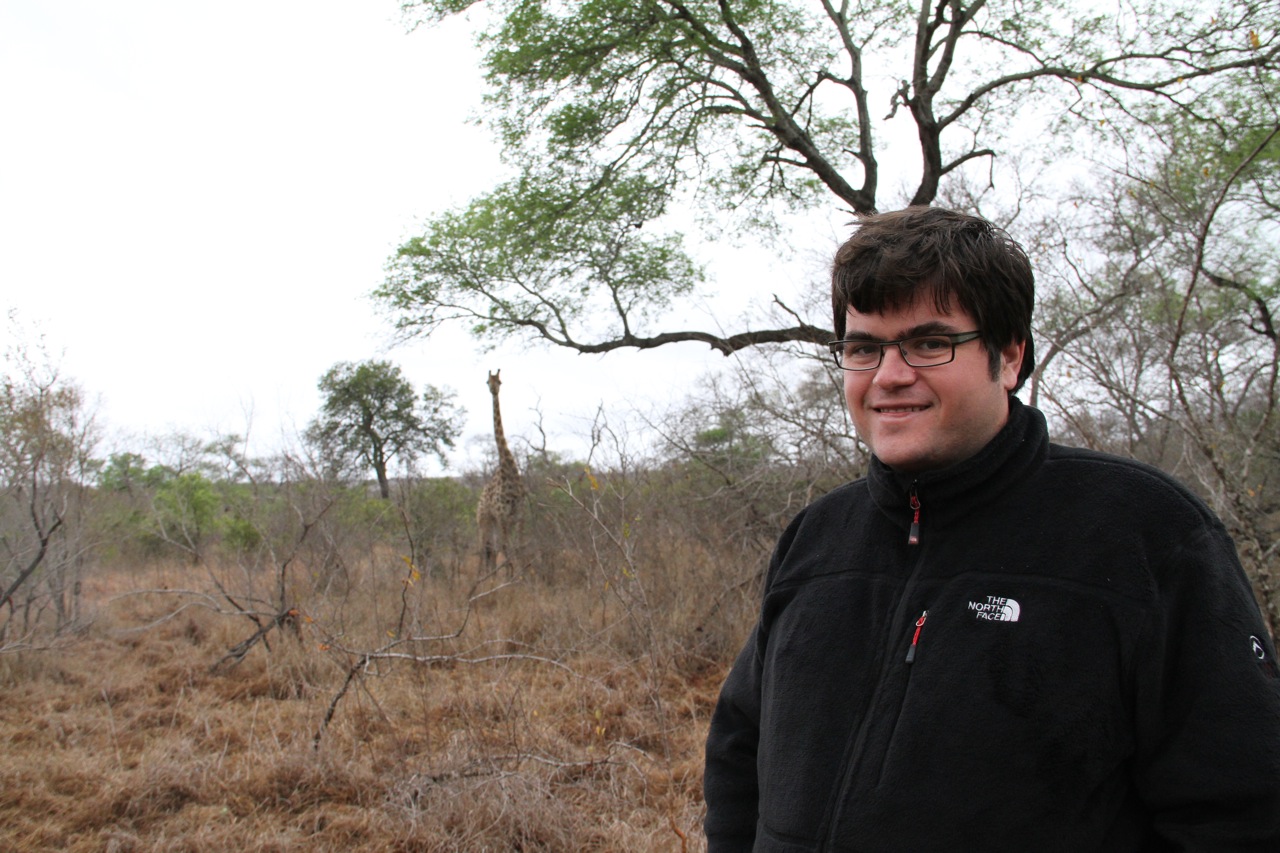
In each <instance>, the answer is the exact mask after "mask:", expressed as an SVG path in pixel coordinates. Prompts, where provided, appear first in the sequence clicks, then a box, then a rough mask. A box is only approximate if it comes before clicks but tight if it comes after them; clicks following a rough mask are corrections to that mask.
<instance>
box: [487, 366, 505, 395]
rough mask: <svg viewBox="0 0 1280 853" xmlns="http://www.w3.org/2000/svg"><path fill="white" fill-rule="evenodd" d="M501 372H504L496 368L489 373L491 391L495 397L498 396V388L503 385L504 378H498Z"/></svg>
mask: <svg viewBox="0 0 1280 853" xmlns="http://www.w3.org/2000/svg"><path fill="white" fill-rule="evenodd" d="M500 373H502V371H501V370H495V371H494V372H493V373H490V374H489V393H490V394H492V395H493V396H495V397H496V396H498V388H499V387H500V386H501V385H502V380H501V379H499V378H498V374H500Z"/></svg>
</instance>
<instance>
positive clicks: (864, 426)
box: [844, 295, 1024, 472]
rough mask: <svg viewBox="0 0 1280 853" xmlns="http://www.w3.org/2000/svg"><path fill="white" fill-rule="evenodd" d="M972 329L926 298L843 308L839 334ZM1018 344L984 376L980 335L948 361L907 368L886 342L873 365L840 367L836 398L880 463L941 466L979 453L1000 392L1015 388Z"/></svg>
mask: <svg viewBox="0 0 1280 853" xmlns="http://www.w3.org/2000/svg"><path fill="white" fill-rule="evenodd" d="M972 331H978V326H977V323H976V322H975V321H974V319H973V318H972V317H971V316H969V313H968V312H967V311H964V310H962V309H960V308H958V307H956V306H954V305H951V306H948V310H946V311H944V312H939V311H938V309H937V307H936V306H935V305H934V303H933V300H932V298H930V297H929V296H928V295H923V296H922V298H921V299H918V300H916V302H915V303H913V304H911V305H908V306H906V307H904V308H899V309H896V310H890V311H887V312H885V313H882V314H862V313H859V312H858V311H855V310H854V309H853V308H850V309H849V311H848V314H847V315H846V324H845V337H846V338H854V337H862V336H866V337H870V338H873V339H875V340H882V341H890V340H899V339H901V338H909V337H912V336H914V335H924V334H935V333H943V334H955V333H960V332H972ZM1023 347H1024V345H1023V344H1022V343H1017V344H1012V345H1010V346H1008V347H1005V349H1004V350H1003V351H1002V352H1001V360H1000V370H999V372H998V373H997V375H996V377H995V378H994V379H993V378H992V377H991V365H990V362H989V360H988V357H987V349H986V347H985V346H984V345H983V341H982V339H981V338H979V339H978V340H974V341H969V342H968V343H963V344H959V345H957V346H956V348H955V349H956V357H955V360H954V361H952V362H950V363H949V364H943V365H938V366H936V367H923V368H920V367H910V366H908V365H907V363H906V362H905V361H903V360H902V353H901V352H899V351H898V348H897V347H886V348H885V351H884V359H883V361H881V363H880V366H879V367H878V368H876V369H875V370H858V371H845V374H844V395H845V401H846V402H847V403H848V405H849V413H850V415H851V416H852V417H853V424H854V426H855V427H856V428H857V430H858V435H859V436H860V437H861V438H862V440H863V441H865V442H866V443H867V445H868V446H870V448H871V450H872V452H873V453H875V455H876V456H877V457H879V459H880V461H881V462H883V463H884V464H886V465H888V466H889V467H890V468H893V469H895V470H898V471H908V472H918V471H928V470H932V469H936V468H944V467H946V466H948V465H951V464H953V463H956V462H960V461H962V460H964V459H968V458H969V457H970V456H972V455H974V454H975V453H977V452H978V451H979V450H981V449H982V448H983V447H984V446H985V445H986V444H987V442H989V441H990V440H991V439H992V438H994V437H995V435H996V433H997V432H999V431H1000V429H1001V427H1003V426H1004V424H1005V422H1006V421H1007V420H1008V418H1009V399H1008V394H1009V392H1010V391H1011V390H1013V388H1014V386H1016V385H1017V380H1018V368H1019V366H1020V365H1021V364H1022V350H1023Z"/></svg>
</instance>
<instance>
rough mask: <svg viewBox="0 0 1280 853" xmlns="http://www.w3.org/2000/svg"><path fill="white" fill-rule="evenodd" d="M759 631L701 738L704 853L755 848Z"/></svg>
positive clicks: (737, 664)
mask: <svg viewBox="0 0 1280 853" xmlns="http://www.w3.org/2000/svg"><path fill="white" fill-rule="evenodd" d="M759 636H760V628H759V626H757V627H756V629H755V630H754V631H752V633H751V638H750V639H749V640H748V641H747V644H746V646H745V647H744V648H743V649H742V652H741V653H740V654H739V655H738V659H737V660H736V661H735V662H734V664H733V669H731V670H730V671H729V677H728V678H727V679H726V680H725V683H724V686H723V687H722V688H721V690H720V700H719V701H718V702H717V703H716V709H715V712H714V713H713V714H712V716H711V728H710V731H709V732H708V734H707V749H706V769H705V773H704V775H703V782H702V787H703V796H704V798H705V800H706V803H707V817H706V822H705V824H704V826H705V829H706V833H707V851H708V853H736V851H744V852H745V851H750V850H751V848H752V846H753V845H754V843H755V837H756V821H757V817H758V809H759V794H760V786H759V779H758V776H757V767H756V753H757V747H758V745H759V742H760V656H759V652H758V646H757V644H758V642H759Z"/></svg>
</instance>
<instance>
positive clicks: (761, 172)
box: [375, 0, 1280, 354]
mask: <svg viewBox="0 0 1280 853" xmlns="http://www.w3.org/2000/svg"><path fill="white" fill-rule="evenodd" d="M478 5H480V3H479V0H407V2H405V3H404V4H403V7H404V8H405V10H406V13H407V14H408V15H409V16H410V19H411V20H412V21H414V22H415V23H428V24H429V23H431V22H435V21H439V20H441V19H443V18H445V17H447V16H450V15H454V14H458V13H460V12H462V11H464V10H468V9H470V8H471V7H473V6H478ZM484 5H485V6H486V7H487V8H486V10H485V12H486V15H485V20H487V21H489V22H490V23H489V25H488V26H487V27H486V28H485V29H484V30H483V31H482V33H481V35H480V44H481V45H482V46H483V48H484V49H485V51H486V53H485V57H484V67H485V69H486V72H487V77H488V82H489V84H490V91H489V94H488V96H487V99H486V102H487V107H488V112H487V117H488V122H489V124H490V126H491V127H492V128H493V130H494V131H495V133H496V134H497V135H498V137H499V138H500V140H501V141H502V143H503V145H504V146H505V149H506V157H507V160H508V162H509V163H510V164H512V166H513V168H514V170H515V174H514V176H513V177H511V178H510V179H509V180H507V181H505V182H504V183H502V184H500V185H499V186H497V187H495V188H493V189H492V190H491V191H489V192H487V193H485V194H484V195H481V196H479V197H477V198H476V199H475V200H474V201H472V202H471V203H470V204H469V205H466V206H464V207H462V208H460V209H455V210H451V211H448V212H446V213H444V214H442V215H440V216H438V217H436V218H435V219H433V220H431V221H429V222H428V223H427V225H426V228H425V231H424V233H423V234H422V235H420V236H418V237H415V238H413V239H411V240H409V241H408V242H406V243H405V244H404V245H402V246H401V247H400V248H399V250H398V252H397V253H396V255H395V257H394V258H393V259H392V260H391V262H390V264H389V271H388V272H389V274H388V277H387V280H386V281H385V283H384V285H383V286H382V287H381V288H379V289H378V290H377V291H376V293H375V298H377V299H378V300H380V302H381V303H382V304H383V305H384V307H386V308H387V309H388V310H389V312H390V314H391V316H392V317H393V318H394V321H395V324H396V327H397V329H398V331H399V332H400V334H401V335H402V336H407V337H412V336H414V335H424V334H429V333H430V332H431V331H432V330H433V329H434V328H436V327H437V326H439V325H440V324H442V323H449V322H462V323H464V324H467V325H469V326H470V328H471V329H472V331H473V332H474V333H475V334H476V335H477V336H484V337H485V338H487V339H490V340H491V339H492V338H493V337H494V336H507V337H517V338H524V339H533V340H539V339H541V340H544V341H549V342H551V343H554V344H557V345H560V346H564V347H568V348H571V349H574V350H577V351H580V352H605V351H609V350H613V349H618V348H621V347H636V348H647V347H656V346H660V345H663V344H666V343H671V342H676V341H701V342H704V343H706V344H708V345H710V346H711V347H713V348H715V349H717V350H719V351H721V352H723V353H726V354H728V353H731V352H734V351H736V350H739V349H741V348H743V347H748V346H754V345H757V344H762V343H770V342H783V341H822V340H825V339H827V337H828V334H829V333H828V332H827V331H826V329H824V328H823V326H822V325H817V324H815V323H813V322H808V321H806V320H805V319H803V317H802V315H801V312H798V311H796V310H794V309H792V308H790V307H788V305H787V304H786V303H785V302H784V301H783V299H782V298H780V297H778V296H776V295H775V304H776V306H777V309H778V310H775V311H774V312H773V317H772V318H761V324H760V325H756V324H755V323H754V322H752V323H751V324H750V327H749V328H746V329H744V330H742V331H739V332H724V331H719V330H709V331H698V330H677V329H671V328H666V329H664V328H662V327H661V326H662V319H661V318H662V317H663V316H664V315H666V316H670V313H669V309H670V308H671V307H672V306H674V305H676V304H677V303H679V302H680V300H682V299H683V298H684V297H688V296H690V295H691V294H693V293H694V292H695V291H696V290H697V288H698V287H699V285H700V284H701V283H702V280H703V276H702V270H701V269H700V267H699V265H698V264H697V263H696V262H695V260H694V259H693V258H692V257H691V255H690V253H689V251H688V250H687V247H686V243H685V241H684V238H683V237H682V235H681V234H680V233H678V232H677V231H675V230H673V228H672V227H671V226H670V224H669V219H670V217H666V218H664V215H665V214H667V213H669V212H671V211H672V210H673V209H674V208H676V207H679V208H680V209H681V210H691V209H697V210H702V211H704V212H706V213H708V214H709V215H711V214H714V213H715V212H724V211H732V212H733V215H734V216H735V217H737V218H738V220H739V224H740V225H741V226H742V227H743V228H746V229H748V230H749V231H750V233H752V234H755V235H760V234H768V233H770V232H771V231H773V230H774V228H775V227H776V225H777V221H776V219H775V218H774V217H776V216H777V215H778V214H779V213H780V212H782V211H785V210H787V209H788V208H791V209H797V210H807V211H812V210H818V209H826V210H829V211H832V212H836V211H840V210H843V211H852V212H866V211H871V210H874V209H876V208H877V207H878V206H879V205H880V203H881V200H882V197H884V196H886V195H888V196H890V197H891V198H892V200H893V201H894V203H895V204H897V203H901V202H910V203H913V204H929V203H932V202H933V201H934V200H935V199H936V198H937V197H938V194H939V192H940V189H941V187H942V186H943V182H944V181H945V180H948V179H951V178H955V177H957V176H961V175H964V174H966V173H968V174H969V175H970V177H972V175H973V174H974V170H975V169H976V170H978V174H983V175H984V179H985V180H986V181H988V182H990V181H994V179H995V176H996V174H997V171H998V166H999V164H1000V162H1001V161H1000V160H998V158H1000V157H1002V156H1003V155H1004V154H1006V153H1008V152H1010V151H1011V150H1012V151H1021V150H1029V151H1033V152H1037V151H1038V152H1040V154H1042V155H1043V156H1044V157H1045V158H1046V159H1051V158H1056V157H1058V156H1060V152H1061V151H1062V150H1063V149H1064V148H1065V147H1066V146H1067V145H1068V144H1069V143H1070V142H1071V141H1072V140H1073V139H1078V138H1079V136H1080V133H1081V132H1082V131H1088V129H1090V128H1097V127H1099V126H1105V127H1116V126H1129V125H1130V119H1131V118H1132V117H1133V116H1134V115H1135V114H1136V113H1138V112H1140V111H1141V110H1142V109H1143V108H1145V107H1146V106H1148V105H1151V104H1156V103H1158V104H1160V105H1162V106H1163V107H1164V108H1166V109H1169V110H1173V111H1175V112H1179V113H1183V114H1185V115H1187V116H1189V117H1192V118H1195V119H1200V118H1203V117H1202V116H1200V115H1199V113H1198V108H1199V105H1200V104H1201V103H1203V102H1204V101H1205V99H1206V98H1209V99H1212V98H1214V97H1216V96H1217V95H1219V94H1220V93H1221V92H1224V91H1230V90H1231V88H1232V87H1233V86H1234V85H1235V81H1236V79H1237V78H1238V77H1239V75H1241V74H1246V73H1249V72H1251V71H1254V70H1257V69H1269V68H1274V67H1275V66H1276V65H1277V63H1280V7H1278V6H1277V5H1276V4H1275V3H1274V2H1273V0H1225V2H1222V3H1219V4H1218V5H1216V6H1214V7H1212V8H1204V7H1203V6H1202V5H1201V4H1197V3H1192V2H1190V0H1137V2H1131V3H1117V4H1115V5H1114V6H1113V5H1110V4H1104V3H1081V2H1079V0H1004V2H988V0H914V3H913V5H912V6H911V7H904V6H902V5H900V4H897V3H890V2H887V0H853V2H850V0H789V2H788V0H773V2H760V0H715V2H711V0H590V2H569V3H564V2H554V3H553V2H547V0H492V2H489V3H486V4H484ZM1100 123H1104V124H1101V125H1100ZM894 134H896V135H894ZM890 147H892V151H890ZM909 148H910V149H913V150H914V155H913V156H911V157H903V156H901V155H902V154H904V153H905V152H906V151H907V149H909ZM891 153H892V154H894V155H895V156H893V157H890V156H887V155H889V154H891ZM912 159H914V160H915V164H914V165H911V164H910V160H912ZM886 164H888V167H889V170H888V171H886ZM895 170H896V171H895ZM889 178H893V179H894V180H889ZM897 184H901V185H903V186H905V187H907V188H906V189H905V191H904V192H903V194H902V195H901V197H900V198H899V197H898V196H897V195H896V194H895V193H894V192H893V191H890V192H889V193H888V194H886V192H885V191H884V189H883V188H884V187H886V186H890V187H892V186H894V185H897ZM778 321H780V322H778ZM668 322H669V321H668Z"/></svg>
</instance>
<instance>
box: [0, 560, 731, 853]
mask: <svg viewBox="0 0 1280 853" xmlns="http://www.w3.org/2000/svg"><path fill="white" fill-rule="evenodd" d="M363 571H364V574H362V575H361V576H360V577H357V578H355V579H354V581H355V582H353V583H351V584H350V585H349V587H348V589H349V591H348V592H346V593H344V594H343V595H342V596H340V597H339V596H335V595H333V594H332V592H330V593H329V594H327V595H324V596H321V595H319V594H316V593H313V592H310V589H311V587H310V586H308V584H307V583H305V582H302V583H300V584H299V582H298V581H296V580H294V581H292V582H293V583H295V584H297V585H296V586H295V587H294V588H293V592H292V593H291V595H292V601H293V602H296V604H295V606H297V607H299V608H300V609H301V610H302V611H303V616H304V618H303V620H302V628H301V636H300V638H299V637H294V636H292V635H291V634H282V633H281V632H280V631H278V630H277V631H274V632H272V633H271V634H269V635H268V640H269V642H270V644H271V647H270V650H268V649H267V648H265V647H264V646H263V645H262V644H259V645H257V646H255V647H254V648H253V649H252V650H251V651H250V652H249V653H248V654H247V655H246V656H245V657H244V659H243V660H242V661H240V662H239V663H238V664H233V665H226V664H224V665H223V666H221V667H215V664H216V663H217V662H218V661H219V660H220V659H221V658H223V656H224V655H225V653H226V652H227V651H228V649H230V648H232V647H233V646H235V645H236V644H237V643H238V642H240V641H242V640H244V639H245V638H246V636H248V635H249V634H250V633H252V630H253V627H254V626H253V625H252V624H251V623H250V622H249V620H248V619H246V618H245V617H244V616H236V615H228V614H227V613H225V612H222V613H219V612H214V611H213V610H211V609H208V608H207V607H203V606H188V607H186V608H184V607H183V606H182V605H184V604H187V605H191V604H207V603H208V602H207V601H206V600H202V599H200V598H199V596H193V595H190V594H184V593H178V592H174V591H173V590H177V589H178V588H179V587H180V586H185V587H186V588H188V589H193V588H197V587H200V584H199V583H197V582H195V581H192V580H191V578H190V577H189V575H191V574H192V570H191V569H190V568H188V567H182V568H181V569H179V567H172V568H165V569H164V570H162V571H152V572H151V573H149V574H146V575H137V574H123V573H116V574H112V575H100V576H98V577H96V578H95V579H94V583H93V584H90V585H89V588H88V589H87V591H86V595H85V598H86V604H87V606H89V607H96V608H97V613H98V617H97V619H96V621H95V622H94V624H93V626H92V627H91V628H90V629H89V630H88V631H87V632H86V633H85V635H83V636H82V637H80V638H78V639H76V640H75V641H74V642H72V643H70V644H67V645H64V646H62V647H60V648H57V649H50V650H45V651H27V652H23V653H21V654H10V655H7V656H0V743H3V750H4V756H5V760H4V762H3V764H2V765H0V850H23V851H39V850H58V851H67V852H68V853H74V852H75V851H118V853H126V851H138V853H141V851H166V853H168V852H169V851H183V850H192V851H197V850H198V851H209V850H235V851H243V853H250V851H292V850H304V849H305V850H309V851H315V850H343V851H487V850H492V851H499V850H501V851H517V850H518V851H586V850H626V851H634V850H655V851H663V850H669V851H696V850H702V849H704V843H703V841H702V837H701V831H700V822H701V811H702V804H701V793H700V789H701V762H702V741H703V738H704V737H705V732H706V726H707V720H708V716H709V714H710V711H711V708H712V705H713V703H714V698H715V693H716V690H717V689H718V686H719V683H720V680H721V678H722V677H723V674H724V663H725V662H723V661H720V660H718V658H720V657H723V655H721V654H719V653H716V654H707V655H704V654H701V653H698V652H697V651H696V650H691V649H690V648H689V646H688V645H687V643H686V640H685V638H687V637H690V636H695V635H696V634H697V632H698V631H699V630H700V627H699V626H697V625H695V624H694V622H695V621H696V620H692V619H691V617H690V616H689V615H688V614H687V613H684V612H683V611H685V610H689V609H690V607H689V605H688V603H687V602H684V603H682V604H680V606H672V605H671V603H669V602H667V603H664V602H662V601H655V600H654V599H653V598H652V596H649V597H646V596H644V595H635V594H632V595H630V597H627V596H626V595H620V594H619V591H618V590H616V589H613V588H611V587H610V586H609V585H608V584H605V583H603V582H601V583H599V584H597V585H595V586H592V585H591V584H590V583H587V582H583V583H581V584H579V585H578V586H576V587H573V588H556V587H553V586H550V585H543V584H540V583H538V582H535V581H529V580H526V581H518V582H515V583H513V584H511V585H508V586H502V585H500V584H497V583H491V584H490V586H489V587H488V589H489V590H491V592H490V594H488V595H485V596H483V597H480V598H478V599H474V600H471V603H470V605H468V601H469V598H468V593H469V592H470V589H469V588H466V589H464V588H463V585H461V584H459V583H458V582H456V581H455V582H453V583H449V582H446V581H443V580H434V581H433V580H429V579H421V580H419V581H417V582H415V583H414V584H406V583H405V582H404V580H403V572H400V571H397V570H396V567H395V561H394V560H384V561H383V562H382V563H381V564H374V562H371V563H370V565H368V566H366V567H365V568H364V570H363ZM299 575H300V576H301V577H304V578H305V577H306V575H305V573H299ZM209 578H210V581H209V582H208V583H205V585H204V586H203V587H200V588H202V589H213V588H214V587H215V586H216V584H214V583H213V582H212V580H213V579H216V580H217V581H218V582H219V583H222V584H223V585H224V588H230V589H234V588H237V587H235V586H234V584H239V585H240V586H244V585H246V584H251V583H256V582H257V581H253V580H252V579H251V578H249V577H248V576H247V575H243V574H239V575H238V574H236V572H234V571H231V570H227V571H226V573H225V574H224V575H222V576H217V575H216V574H212V575H210V576H209ZM379 578H381V579H382V580H378V579H379ZM270 580H271V579H270V578H267V579H262V585H263V586H264V587H269V586H270ZM165 587H167V588H168V590H170V591H169V592H150V593H147V594H141V595H136V594H127V593H129V592H130V591H131V590H135V589H142V588H147V589H151V590H160V589H162V588H165ZM406 589H408V590H410V593H411V594H410V595H409V596H408V597H406V596H405V595H404V594H403V591H404V590H406ZM482 591H483V590H482ZM468 608H469V609H468ZM157 620H159V621H157ZM677 620H678V624H677ZM141 626H148V627H145V628H144V627H141ZM460 626H461V627H460ZM397 629H398V633H397ZM455 633H457V636H456V637H453V636H448V635H452V634H455ZM410 636H418V637H432V638H433V639H420V640H418V641H410V640H409V639H408V638H409V637H410ZM446 637H447V638H446ZM361 654H364V655H365V657H364V658H363V660H364V662H365V666H364V667H361V668H360V669H359V670H358V671H359V674H358V675H357V676H356V678H355V679H354V680H353V681H352V683H351V687H350V689H349V690H348V691H347V692H346V693H345V694H341V696H342V698H341V701H340V702H338V703H337V706H336V710H335V712H334V714H333V717H332V721H331V722H329V723H328V725H327V726H326V725H325V716H326V711H327V710H328V709H329V707H330V705H331V703H332V702H333V701H334V698H335V697H336V696H339V695H340V691H341V688H342V686H343V683H344V679H345V678H346V676H347V674H348V672H349V671H350V669H351V667H352V666H353V664H355V663H358V662H360V661H361V660H362V658H361ZM393 654H403V655H413V656H416V659H408V658H405V657H392V656H391V655H393ZM481 659H485V660H483V661H482V662H481ZM318 733H319V740H318V744H317V735H318Z"/></svg>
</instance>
